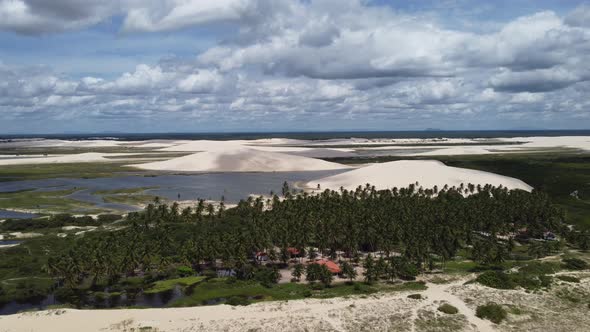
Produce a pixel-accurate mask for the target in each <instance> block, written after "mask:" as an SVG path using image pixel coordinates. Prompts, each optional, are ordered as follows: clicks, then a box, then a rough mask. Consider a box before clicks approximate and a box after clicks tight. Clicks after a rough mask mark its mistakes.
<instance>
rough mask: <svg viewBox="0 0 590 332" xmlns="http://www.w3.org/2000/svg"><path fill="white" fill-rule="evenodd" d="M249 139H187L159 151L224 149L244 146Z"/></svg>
mask: <svg viewBox="0 0 590 332" xmlns="http://www.w3.org/2000/svg"><path fill="white" fill-rule="evenodd" d="M247 143H248V141H242V140H235V141H210V140H198V141H187V142H178V144H176V145H174V146H170V147H167V148H163V149H160V150H158V151H167V152H199V151H223V150H227V149H236V148H240V147H243V146H244V145H245V144H247Z"/></svg>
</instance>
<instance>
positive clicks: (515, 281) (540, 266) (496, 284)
mask: <svg viewBox="0 0 590 332" xmlns="http://www.w3.org/2000/svg"><path fill="white" fill-rule="evenodd" d="M558 270H559V264H558V263H550V262H530V263H528V264H526V265H524V266H522V267H521V268H520V269H519V270H518V272H515V273H506V272H504V271H485V272H484V273H482V274H480V275H479V276H477V278H476V279H475V281H476V282H478V283H480V284H482V285H484V286H487V287H491V288H496V289H515V288H517V287H522V288H525V289H527V290H537V289H541V288H548V287H550V286H551V282H552V277H551V276H548V275H547V274H553V273H555V272H557V271H558Z"/></svg>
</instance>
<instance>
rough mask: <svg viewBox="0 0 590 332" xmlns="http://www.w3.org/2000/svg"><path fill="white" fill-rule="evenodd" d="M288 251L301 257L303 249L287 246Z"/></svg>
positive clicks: (292, 255)
mask: <svg viewBox="0 0 590 332" xmlns="http://www.w3.org/2000/svg"><path fill="white" fill-rule="evenodd" d="M287 252H288V253H289V255H290V256H291V257H301V251H299V249H297V248H293V247H289V248H287Z"/></svg>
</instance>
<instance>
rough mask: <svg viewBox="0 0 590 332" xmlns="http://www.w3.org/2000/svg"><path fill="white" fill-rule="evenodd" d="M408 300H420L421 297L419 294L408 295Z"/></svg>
mask: <svg viewBox="0 0 590 332" xmlns="http://www.w3.org/2000/svg"><path fill="white" fill-rule="evenodd" d="M408 298H409V299H414V300H422V295H421V294H410V295H408Z"/></svg>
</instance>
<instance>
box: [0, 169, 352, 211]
mask: <svg viewBox="0 0 590 332" xmlns="http://www.w3.org/2000/svg"><path fill="white" fill-rule="evenodd" d="M345 171H346V170H330V171H311V172H274V173H209V174H167V175H159V176H142V175H130V176H119V177H113V178H97V179H75V178H58V179H44V180H26V181H13V182H0V192H11V191H19V190H26V189H36V190H63V189H71V188H80V189H82V188H84V190H81V191H78V192H76V193H74V194H72V195H70V196H69V197H70V198H73V199H76V200H80V201H84V202H89V203H92V204H95V205H96V206H98V207H104V208H116V209H120V210H124V211H133V210H136V208H135V207H132V206H127V205H124V204H112V203H104V202H103V201H102V198H101V196H100V195H93V194H92V193H93V192H95V191H98V190H114V189H125V188H139V187H154V188H155V189H149V190H147V191H146V193H148V194H152V195H155V196H160V197H163V198H167V199H170V200H196V199H199V198H202V199H212V200H219V199H221V197H222V196H223V197H224V198H225V201H226V202H228V203H237V202H238V201H239V200H240V199H245V198H247V197H248V196H249V195H250V194H256V195H267V194H269V193H270V191H273V192H275V193H280V192H281V188H282V185H283V182H284V181H287V182H289V183H291V184H293V183H294V182H306V181H311V180H314V179H319V178H323V177H326V176H330V175H334V174H339V173H342V172H345ZM14 215H15V216H16V215H17V214H14ZM0 218H11V217H10V216H6V217H3V216H2V211H0ZM21 218H26V217H25V216H23V217H21Z"/></svg>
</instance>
